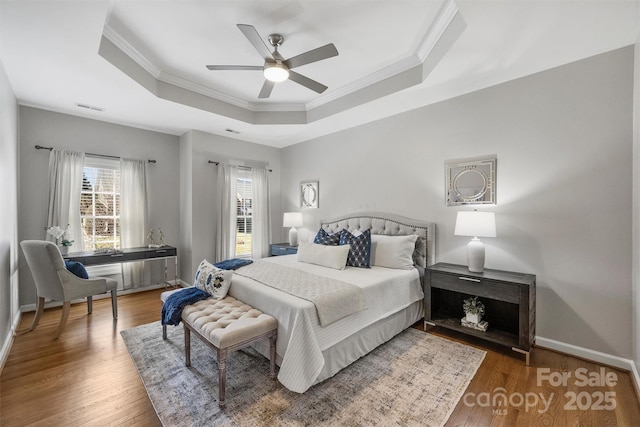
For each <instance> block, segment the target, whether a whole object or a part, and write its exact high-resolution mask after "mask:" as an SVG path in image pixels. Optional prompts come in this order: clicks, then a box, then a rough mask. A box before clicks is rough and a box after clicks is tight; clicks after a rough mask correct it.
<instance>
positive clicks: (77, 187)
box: [46, 148, 84, 251]
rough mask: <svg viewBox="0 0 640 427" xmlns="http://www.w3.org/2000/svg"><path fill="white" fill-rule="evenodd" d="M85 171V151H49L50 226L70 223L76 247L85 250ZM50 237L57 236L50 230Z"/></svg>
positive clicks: (48, 221) (48, 237)
mask: <svg viewBox="0 0 640 427" xmlns="http://www.w3.org/2000/svg"><path fill="white" fill-rule="evenodd" d="M83 172H84V153H78V152H75V151H68V150H60V149H56V148H54V149H52V150H51V154H49V207H48V212H47V228H49V227H53V226H56V225H57V226H60V227H62V228H64V227H66V226H67V224H68V225H69V235H70V240H73V241H74V242H73V247H74V249H73V250H77V251H82V250H84V244H83V241H84V239H83V236H82V223H81V218H80V193H81V192H82V174H83ZM46 238H47V239H48V240H50V241H53V242H55V238H54V237H53V236H51V235H49V234H48V233H46Z"/></svg>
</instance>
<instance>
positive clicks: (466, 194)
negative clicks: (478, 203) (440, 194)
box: [452, 169, 487, 201]
mask: <svg viewBox="0 0 640 427" xmlns="http://www.w3.org/2000/svg"><path fill="white" fill-rule="evenodd" d="M452 188H453V191H454V193H455V194H456V196H457V197H458V198H459V199H461V200H463V201H474V200H478V199H480V198H481V197H482V196H484V194H485V193H486V192H487V177H486V175H485V174H484V173H483V172H482V171H481V170H478V169H464V170H461V171H460V172H458V173H457V174H456V176H455V177H454V178H453V184H452Z"/></svg>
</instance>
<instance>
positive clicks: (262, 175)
mask: <svg viewBox="0 0 640 427" xmlns="http://www.w3.org/2000/svg"><path fill="white" fill-rule="evenodd" d="M251 190H252V193H253V215H252V221H253V230H252V233H253V236H252V241H251V252H252V254H253V258H264V257H266V256H269V242H270V241H271V226H270V225H271V220H270V217H269V171H268V170H266V169H252V170H251Z"/></svg>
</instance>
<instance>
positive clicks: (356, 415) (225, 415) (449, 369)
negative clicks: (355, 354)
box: [121, 322, 486, 427]
mask: <svg viewBox="0 0 640 427" xmlns="http://www.w3.org/2000/svg"><path fill="white" fill-rule="evenodd" d="M168 332H169V333H168V339H167V340H166V341H163V340H162V327H161V326H160V323H159V322H154V323H150V324H148V325H143V326H139V327H136V328H133V329H128V330H125V331H122V332H121V334H122V337H123V338H124V342H125V344H126V346H127V349H128V350H129V353H130V354H131V357H132V359H133V361H134V363H135V365H136V368H137V369H138V373H139V374H140V377H141V378H142V381H143V383H144V385H145V387H146V389H147V393H148V394H149V398H150V399H151V402H152V404H153V407H154V408H155V410H156V413H157V414H158V417H159V419H160V421H161V422H162V424H163V425H164V426H166V427H169V426H263V425H264V426H267V425H268V426H316V425H322V426H381V425H401V426H442V425H444V424H445V422H446V421H447V419H448V418H449V416H450V415H451V412H452V411H453V409H454V408H455V406H456V404H457V403H458V401H459V400H460V398H461V397H462V395H463V393H464V392H465V390H466V388H467V386H468V385H469V382H471V379H472V378H473V376H474V375H475V373H476V371H477V369H478V367H479V366H480V364H481V363H482V360H483V359H484V356H485V354H486V353H485V352H484V351H482V350H478V349H475V348H473V347H469V346H466V345H463V344H459V343H456V342H453V341H449V340H446V339H443V338H440V337H437V336H434V335H430V334H427V333H425V332H421V331H418V330H416V329H413V328H409V329H407V330H406V331H404V332H402V333H401V334H399V335H398V336H396V337H395V338H393V339H392V340H390V341H389V342H387V343H386V344H383V345H381V346H380V347H378V348H376V349H375V350H373V351H372V352H371V353H369V354H367V355H366V356H364V357H363V358H361V359H359V360H357V361H356V362H354V363H353V364H351V365H350V366H348V367H347V368H345V369H343V370H342V371H340V372H338V373H337V374H336V375H335V376H333V377H332V378H329V379H327V380H325V381H324V382H322V383H320V384H317V385H315V386H313V387H311V388H310V389H309V390H307V391H306V392H305V393H303V394H298V393H294V392H291V391H289V390H287V389H286V388H285V387H284V386H282V385H281V384H280V383H279V382H278V381H277V380H273V379H270V378H269V361H268V360H267V359H265V358H264V357H263V356H262V355H260V354H259V353H257V352H255V351H254V350H252V349H249V350H240V351H236V352H234V353H231V354H230V355H229V357H228V359H227V393H226V397H227V399H226V400H227V406H226V408H225V409H224V410H221V409H220V408H219V407H218V400H217V399H218V375H217V362H216V357H215V353H214V351H213V350H211V348H209V347H208V346H206V345H205V344H203V343H202V342H201V341H200V340H199V339H198V338H196V337H194V336H192V339H191V367H190V368H187V367H185V366H184V342H183V340H184V338H183V331H182V326H179V327H171V326H170V327H168Z"/></svg>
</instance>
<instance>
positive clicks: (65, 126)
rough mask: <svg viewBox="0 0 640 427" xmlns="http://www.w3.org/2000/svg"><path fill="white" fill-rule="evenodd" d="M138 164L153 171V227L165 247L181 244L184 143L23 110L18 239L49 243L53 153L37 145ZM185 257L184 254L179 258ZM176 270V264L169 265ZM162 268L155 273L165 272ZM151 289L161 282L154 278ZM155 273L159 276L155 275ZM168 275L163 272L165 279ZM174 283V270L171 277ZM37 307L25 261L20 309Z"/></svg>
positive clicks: (150, 174) (154, 134) (169, 137)
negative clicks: (142, 162) (181, 153)
mask: <svg viewBox="0 0 640 427" xmlns="http://www.w3.org/2000/svg"><path fill="white" fill-rule="evenodd" d="M36 144H39V145H43V146H47V147H56V148H65V149H70V150H75V151H82V152H86V153H96V154H104V155H112V156H121V157H129V158H134V159H155V160H156V161H157V163H156V164H152V165H149V168H148V170H149V172H148V179H149V181H148V191H149V194H148V198H149V224H150V226H151V227H154V228H156V229H157V227H160V228H162V231H163V232H164V234H165V242H166V243H167V244H168V245H173V246H177V245H178V243H179V196H178V191H179V145H178V144H179V138H178V137H176V136H173V135H167V134H163V133H158V132H151V131H147V130H142V129H135V128H131V127H126V126H120V125H114V124H110V123H105V122H101V121H97V120H89V119H85V118H80V117H75V116H69V115H66V114H59V113H54V112H51V111H45V110H40V109H35V108H30V107H24V106H23V107H20V199H19V200H20V202H19V203H20V205H19V212H20V227H19V231H18V237H19V239H20V240H25V239H43V238H45V237H46V234H45V231H44V227H45V226H46V222H47V203H48V191H49V176H48V175H49V171H48V167H49V152H48V151H46V150H36V149H35V148H34V145H36ZM178 255H180V254H178ZM169 265H170V266H171V263H169ZM161 267H162V266H158V268H155V270H159V271H160V270H163V269H162V268H161ZM146 268H147V277H149V278H150V283H153V282H156V281H157V280H158V279H160V278H161V277H156V276H157V274H155V273H154V274H151V272H150V271H149V270H150V269H151V266H150V265H149V263H147V265H146ZM155 270H154V271H155ZM163 273H164V272H163V271H162V274H163ZM169 277H173V270H171V271H170V272H169ZM34 302H35V285H34V284H33V279H32V278H31V275H30V274H29V273H28V269H27V266H26V263H25V262H24V258H23V257H21V261H20V304H21V305H26V304H33V303H34Z"/></svg>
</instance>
